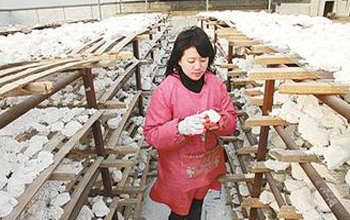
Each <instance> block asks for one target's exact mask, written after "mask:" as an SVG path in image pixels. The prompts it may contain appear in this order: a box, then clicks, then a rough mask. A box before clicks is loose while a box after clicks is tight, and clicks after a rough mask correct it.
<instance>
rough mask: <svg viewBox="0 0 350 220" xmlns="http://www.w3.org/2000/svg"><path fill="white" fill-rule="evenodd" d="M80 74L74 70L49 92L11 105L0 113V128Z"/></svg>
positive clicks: (80, 74)
mask: <svg viewBox="0 0 350 220" xmlns="http://www.w3.org/2000/svg"><path fill="white" fill-rule="evenodd" d="M81 76H82V73H81V72H76V73H73V74H71V75H69V76H68V77H66V78H64V79H62V80H60V81H58V82H57V83H56V84H55V85H54V86H53V89H52V91H51V92H49V93H47V94H40V95H39V94H37V95H32V97H30V98H28V99H26V100H24V101H23V102H21V103H19V104H17V105H16V106H14V107H12V108H11V109H9V110H7V111H5V112H4V113H2V114H1V115H0V129H2V128H3V127H5V126H6V125H8V124H9V123H11V122H12V121H14V120H15V119H17V118H19V117H20V116H22V115H23V114H25V113H26V112H28V111H29V110H31V109H32V108H34V107H35V106H37V105H38V104H39V103H40V102H42V101H44V100H46V99H47V98H49V97H50V96H52V95H53V94H55V93H56V92H58V91H59V90H61V89H62V88H64V87H66V86H67V85H68V84H70V83H71V82H73V81H75V80H77V79H79V77H81Z"/></svg>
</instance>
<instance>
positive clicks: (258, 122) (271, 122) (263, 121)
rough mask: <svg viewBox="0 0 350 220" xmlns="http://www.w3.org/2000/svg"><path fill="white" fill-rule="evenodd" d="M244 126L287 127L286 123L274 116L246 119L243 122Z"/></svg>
mask: <svg viewBox="0 0 350 220" xmlns="http://www.w3.org/2000/svg"><path fill="white" fill-rule="evenodd" d="M245 125H246V126H278V125H281V126H284V125H288V122H286V121H284V120H283V119H282V118H280V117H276V116H268V115H263V116H255V117H252V118H248V119H247V120H246V121H245Z"/></svg>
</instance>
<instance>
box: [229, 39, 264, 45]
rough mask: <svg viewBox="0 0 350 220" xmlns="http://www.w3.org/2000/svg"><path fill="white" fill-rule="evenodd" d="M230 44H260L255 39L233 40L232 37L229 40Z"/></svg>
mask: <svg viewBox="0 0 350 220" xmlns="http://www.w3.org/2000/svg"><path fill="white" fill-rule="evenodd" d="M228 43H229V45H230V46H234V47H250V46H253V45H256V44H259V43H258V42H257V41H254V40H245V39H242V40H239V39H237V40H233V39H231V41H229V42H228Z"/></svg>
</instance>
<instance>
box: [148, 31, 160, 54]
mask: <svg viewBox="0 0 350 220" xmlns="http://www.w3.org/2000/svg"><path fill="white" fill-rule="evenodd" d="M158 28H159V27H158ZM149 40H150V41H152V40H153V35H152V33H149ZM150 53H151V55H150V56H151V59H152V60H154V53H153V50H152V49H151V52H150Z"/></svg>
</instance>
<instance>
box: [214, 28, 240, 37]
mask: <svg viewBox="0 0 350 220" xmlns="http://www.w3.org/2000/svg"><path fill="white" fill-rule="evenodd" d="M232 34H242V33H241V32H239V31H238V30H237V29H235V28H223V29H218V30H217V31H216V35H217V37H228V36H230V35H232Z"/></svg>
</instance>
